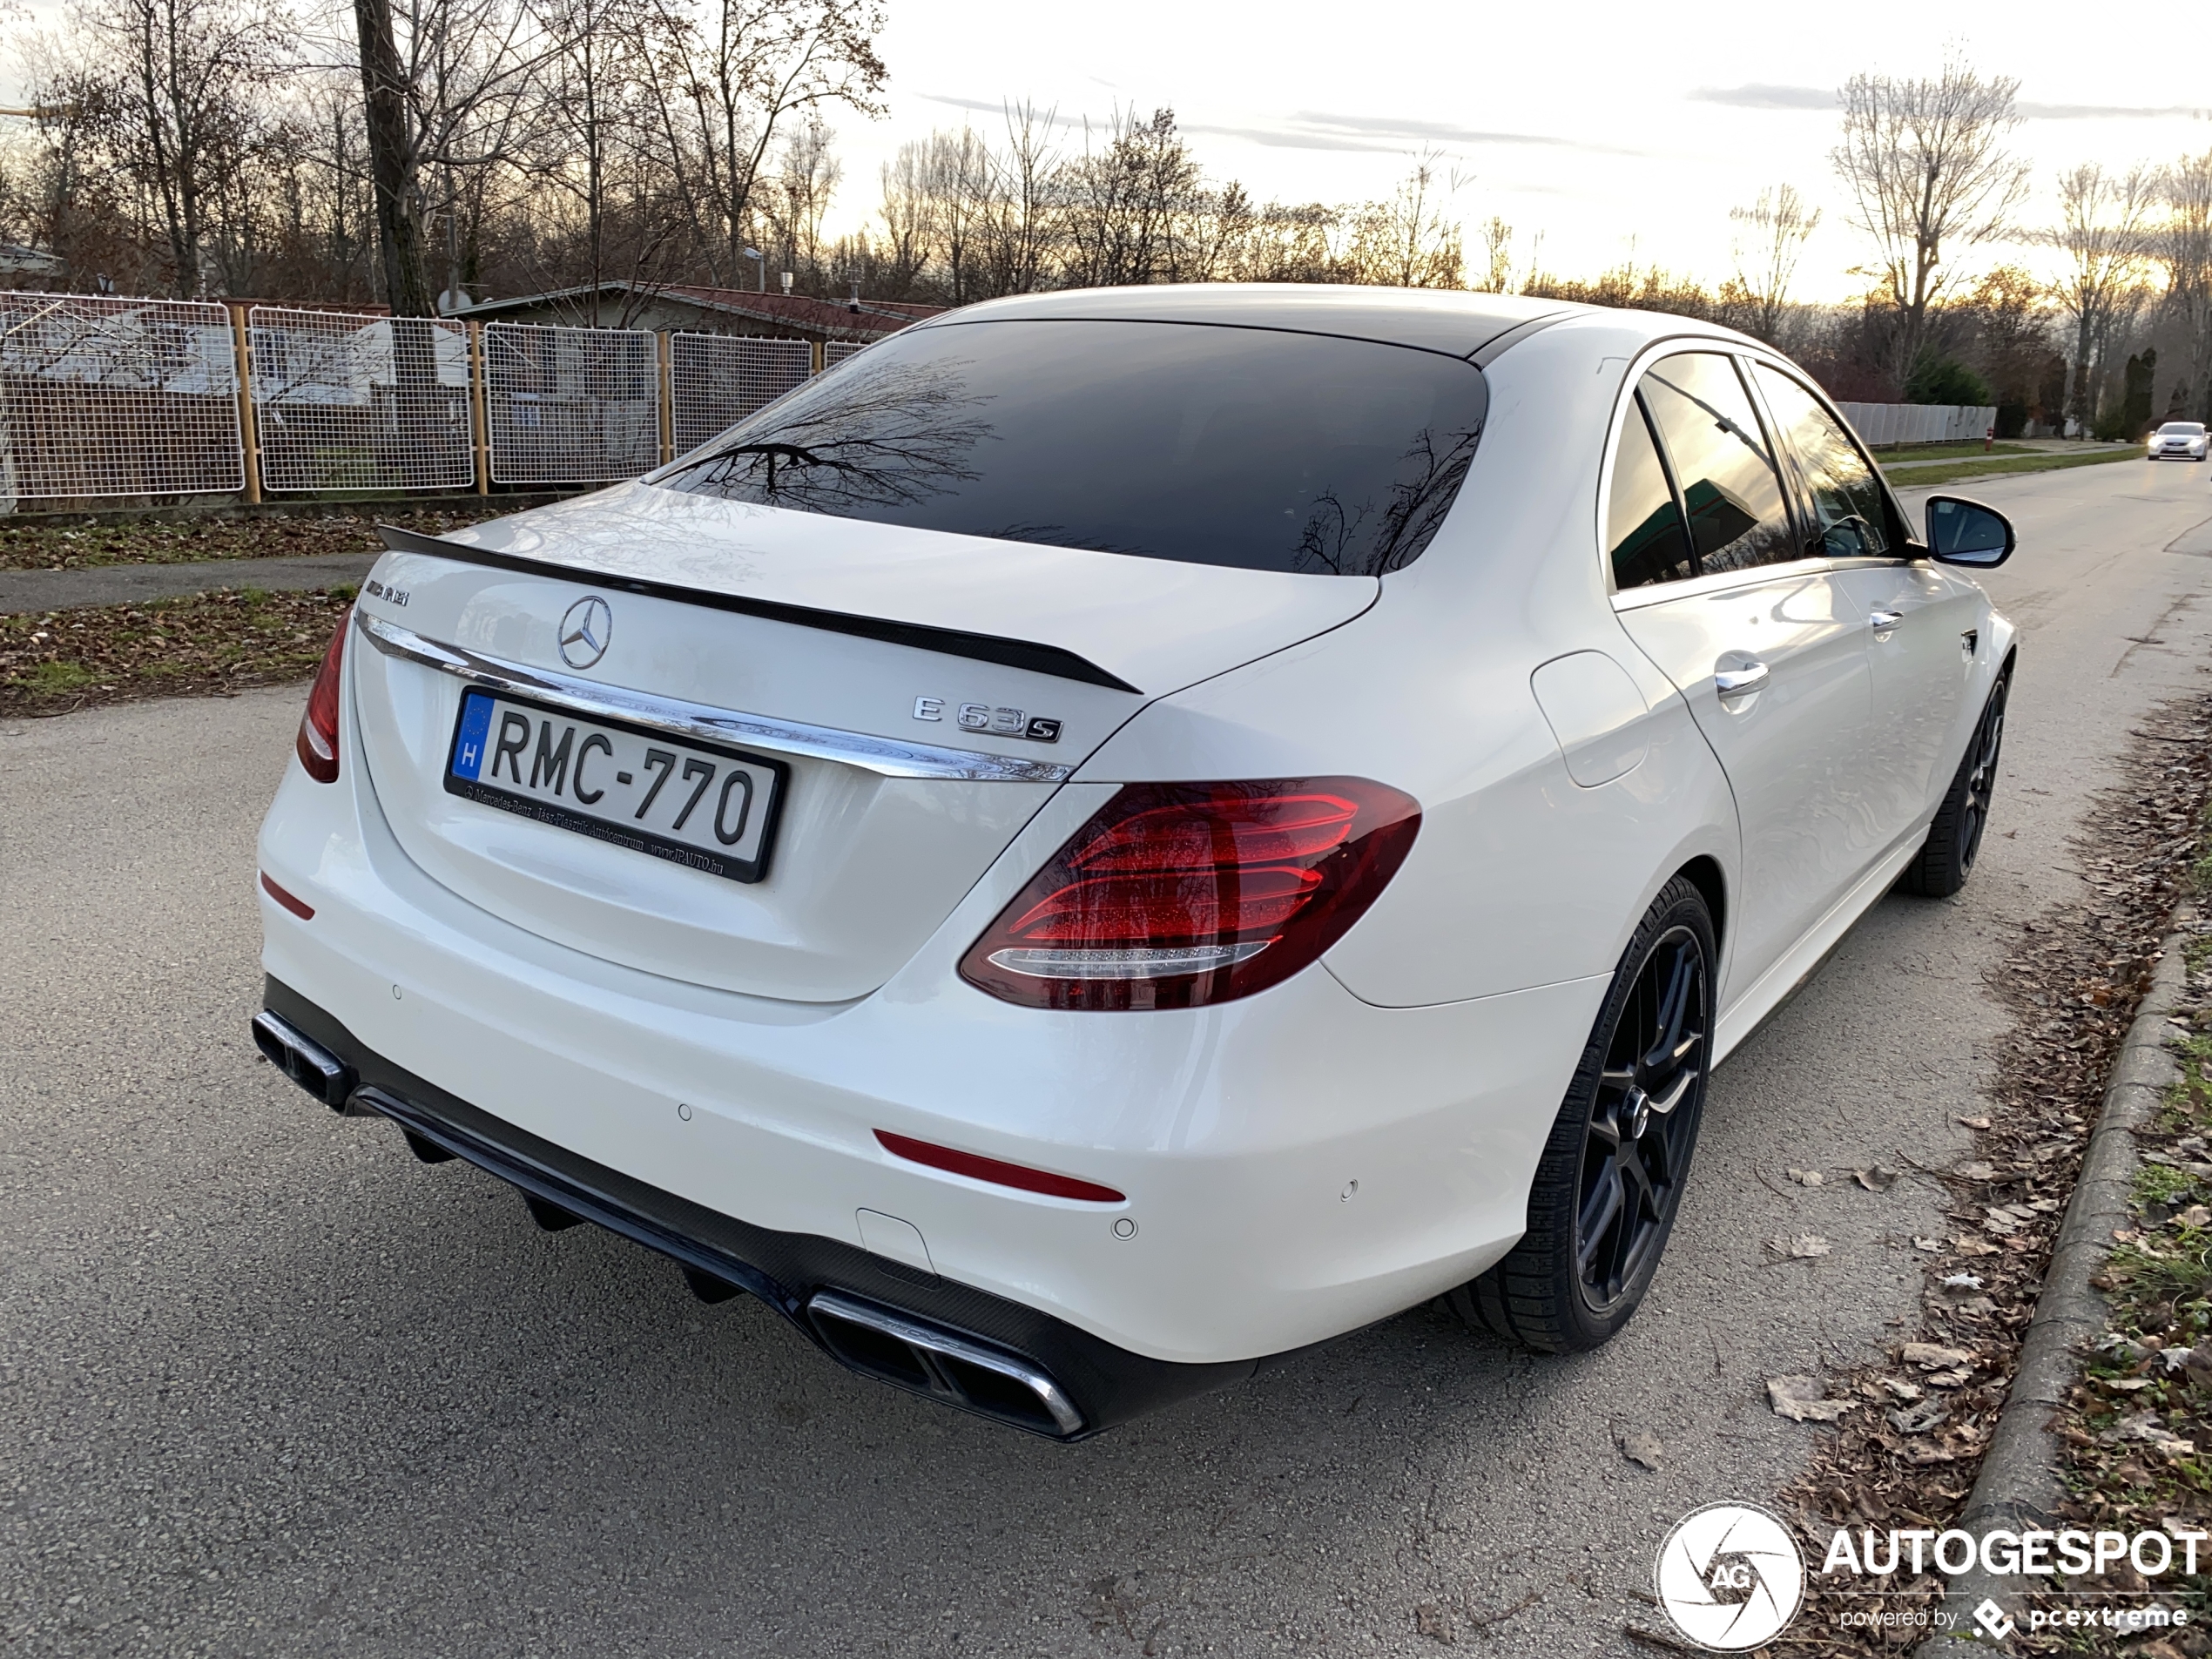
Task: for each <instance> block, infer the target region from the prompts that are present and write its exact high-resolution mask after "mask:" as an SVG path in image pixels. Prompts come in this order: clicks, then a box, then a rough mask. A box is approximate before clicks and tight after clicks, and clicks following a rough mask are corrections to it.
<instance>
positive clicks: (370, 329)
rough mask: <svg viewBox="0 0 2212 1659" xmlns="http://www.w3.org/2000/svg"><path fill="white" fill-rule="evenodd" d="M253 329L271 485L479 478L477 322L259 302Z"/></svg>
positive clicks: (450, 484)
mask: <svg viewBox="0 0 2212 1659" xmlns="http://www.w3.org/2000/svg"><path fill="white" fill-rule="evenodd" d="M247 334H248V338H249V339H250V340H251V341H252V344H253V416H254V435H255V436H256V437H257V439H258V440H259V441H260V454H261V484H262V487H263V488H264V489H466V488H467V487H468V486H469V484H471V483H473V482H475V476H476V469H475V453H474V448H475V446H474V442H473V440H472V435H471V434H470V431H469V327H468V325H467V324H466V323H459V322H443V321H439V320H434V319H432V318H428V317H365V316H361V315H358V314H345V313H341V312H333V311H294V310H287V309H283V308H280V307H275V306H256V307H253V310H252V311H251V312H249V313H248V314H247Z"/></svg>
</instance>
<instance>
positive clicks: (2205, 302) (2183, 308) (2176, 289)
mask: <svg viewBox="0 0 2212 1659" xmlns="http://www.w3.org/2000/svg"><path fill="white" fill-rule="evenodd" d="M2163 184H2164V194H2165V199H2166V212H2167V219H2166V223H2165V224H2164V225H2163V226H2161V227H2160V229H2159V231H2158V233H2157V236H2156V248H2157V255H2158V260H2159V262H2160V263H2161V264H2162V265H2163V266H2165V267H2166V298H2167V304H2168V306H2169V307H2171V308H2172V311H2173V314H2174V318H2175V321H2176V322H2178V323H2179V324H2180V325H2181V327H2182V335H2183V338H2184V339H2185V340H2186V341H2187V342H2188V361H2187V363H2186V365H2185V367H2184V368H2183V370H2182V375H2183V381H2182V383H2183V387H2184V388H2185V392H2186V395H2187V397H2188V408H2192V409H2194V410H2195V413H2196V415H2198V416H2199V417H2200V418H2205V419H2212V386H2208V385H2207V384H2206V381H2207V379H2208V375H2212V151H2207V152H2205V153H2204V154H2202V155H2201V156H2191V157H2190V158H2188V160H2186V161H2182V162H2180V163H2178V164H2176V165H2175V166H2173V167H2170V168H2168V170H2167V172H2166V174H2165V176H2164V179H2163Z"/></svg>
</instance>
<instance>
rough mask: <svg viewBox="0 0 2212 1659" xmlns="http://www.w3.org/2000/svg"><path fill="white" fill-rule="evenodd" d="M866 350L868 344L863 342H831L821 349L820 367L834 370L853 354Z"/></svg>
mask: <svg viewBox="0 0 2212 1659" xmlns="http://www.w3.org/2000/svg"><path fill="white" fill-rule="evenodd" d="M867 348H868V342H867V341H865V340H833V341H830V342H829V343H828V344H827V345H826V346H824V347H822V367H823V368H836V367H837V366H838V365H839V364H840V363H841V362H843V361H845V360H846V358H848V357H850V356H851V355H853V353H854V352H862V351H866V350H867Z"/></svg>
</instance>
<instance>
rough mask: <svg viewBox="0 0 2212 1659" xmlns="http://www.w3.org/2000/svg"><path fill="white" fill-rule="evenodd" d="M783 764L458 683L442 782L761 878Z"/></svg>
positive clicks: (692, 861)
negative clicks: (460, 690)
mask: <svg viewBox="0 0 2212 1659" xmlns="http://www.w3.org/2000/svg"><path fill="white" fill-rule="evenodd" d="M789 776H790V768H789V767H787V766H786V765H785V764H784V763H783V762H782V761H780V760H771V759H765V758H764V757H762V756H760V755H752V754H745V753H744V752H740V751H738V750H736V749H724V748H719V747H717V746H714V745H708V744H704V743H694V742H691V741H688V740H686V739H683V738H670V737H666V736H664V735H663V734H661V733H659V732H648V731H641V730H638V729H637V728H635V727H631V726H626V725H616V724H614V723H612V722H610V721H605V720H588V719H583V718H578V717H577V716H576V715H573V714H564V713H563V712H562V711H559V710H558V709H550V708H546V707H543V706H542V705H539V704H536V703H532V702H529V701H528V700H526V699H524V698H516V697H509V696H508V695H506V694H505V693H504V692H491V691H465V692H463V693H462V698H461V718H460V719H459V721H458V722H457V723H456V724H455V726H454V732H453V747H452V749H451V750H450V751H449V752H448V754H447V757H446V777H445V784H446V791H447V792H448V794H455V795H461V796H465V797H466V798H467V799H470V800H474V801H481V802H482V804H483V805H485V806H496V807H498V808H500V809H501V810H502V811H503V812H509V813H519V814H521V815H522V816H523V817H524V818H534V819H537V820H538V821H539V822H540V823H542V824H552V825H556V826H559V827H560V828H562V829H567V830H574V831H576V832H577V833H578V834H582V835H590V836H594V837H596V838H597V839H598V840H603V841H612V842H613V843H614V844H615V845H616V846H626V847H629V848H631V850H632V851H634V852H638V853H651V855H652V856H653V857H655V858H657V859H667V860H670V861H671V862H672V863H676V864H683V865H688V866H690V867H691V868H692V869H694V870H705V871H706V872H707V873H709V874H711V875H719V876H726V877H727V878H729V879H730V880H732V881H758V880H760V879H761V877H763V876H765V874H767V873H768V853H769V848H770V846H771V845H772V842H773V841H774V839H775V833H776V814H777V812H778V809H779V808H780V807H781V806H782V805H783V793H784V786H785V784H786V781H787V779H788V778H789Z"/></svg>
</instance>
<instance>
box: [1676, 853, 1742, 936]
mask: <svg viewBox="0 0 2212 1659" xmlns="http://www.w3.org/2000/svg"><path fill="white" fill-rule="evenodd" d="M1676 877H1680V878H1681V879H1682V880H1684V881H1687V882H1689V884H1690V886H1692V887H1696V889H1697V891H1698V893H1699V894H1701V895H1702V896H1703V899H1704V900H1705V908H1706V909H1707V910H1709V911H1710V912H1711V913H1712V917H1713V942H1714V944H1715V946H1716V948H1717V949H1718V953H1719V954H1718V958H1717V960H1718V961H1726V960H1727V958H1728V879H1727V877H1725V876H1724V875H1723V874H1722V873H1721V866H1720V860H1718V859H1716V858H1714V857H1713V856H1711V855H1710V853H1699V854H1698V855H1697V856H1696V858H1694V859H1692V860H1689V863H1687V864H1685V865H1683V867H1682V868H1680V869H1679V870H1676V872H1675V874H1674V876H1669V878H1668V880H1674V879H1675V878H1676ZM1660 886H1661V887H1665V886H1666V882H1663V881H1662V882H1661V883H1660Z"/></svg>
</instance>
